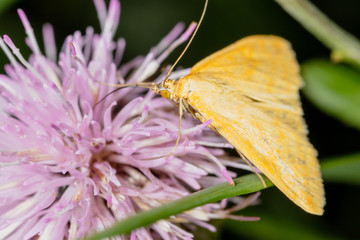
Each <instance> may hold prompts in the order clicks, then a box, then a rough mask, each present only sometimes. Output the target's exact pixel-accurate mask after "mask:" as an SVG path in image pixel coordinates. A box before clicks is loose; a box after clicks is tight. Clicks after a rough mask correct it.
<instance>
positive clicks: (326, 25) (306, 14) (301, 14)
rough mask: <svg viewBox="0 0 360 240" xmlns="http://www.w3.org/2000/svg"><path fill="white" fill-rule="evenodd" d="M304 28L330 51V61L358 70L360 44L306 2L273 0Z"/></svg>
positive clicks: (359, 65) (305, 0) (303, 0)
mask: <svg viewBox="0 0 360 240" xmlns="http://www.w3.org/2000/svg"><path fill="white" fill-rule="evenodd" d="M275 1H276V2H277V3H278V4H279V5H280V6H281V7H282V8H283V9H284V10H285V11H287V12H288V13H289V14H290V15H291V16H292V17H293V18H295V19H296V20H297V21H298V22H299V23H300V24H301V25H302V26H303V27H304V28H306V29H307V30H308V31H309V32H310V33H312V34H313V35H314V36H315V37H317V38H318V39H319V40H320V41H321V42H322V43H323V44H324V45H326V46H327V47H328V48H330V49H331V50H332V55H331V57H332V60H334V61H344V62H348V63H351V64H353V65H355V66H356V67H357V68H360V42H359V40H358V39H357V38H355V37H354V36H353V35H351V34H350V33H348V32H346V31H345V30H343V29H342V28H341V27H339V26H338V25H337V24H336V23H334V22H333V21H332V20H331V19H329V18H328V17H327V16H326V15H325V14H324V13H322V12H321V11H320V10H319V9H318V8H317V7H316V6H314V5H313V4H312V3H311V2H309V1H307V0H275Z"/></svg>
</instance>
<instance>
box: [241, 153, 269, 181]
mask: <svg viewBox="0 0 360 240" xmlns="http://www.w3.org/2000/svg"><path fill="white" fill-rule="evenodd" d="M236 151H237V152H238V153H239V155H240V156H241V157H242V159H244V161H245V162H246V164H247V165H248V166H249V167H250V168H251V170H252V171H253V172H254V173H255V174H256V176H257V177H258V178H259V179H260V181H261V183H262V184H263V186H264V188H267V186H266V183H265V180H264V178H263V177H262V176H261V175H260V174H259V173H258V171H256V169H255V168H254V166H253V165H252V164H251V163H250V161H249V160H248V159H247V158H246V157H245V156H244V154H242V153H241V152H240V151H238V150H236Z"/></svg>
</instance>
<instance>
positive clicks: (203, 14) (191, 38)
mask: <svg viewBox="0 0 360 240" xmlns="http://www.w3.org/2000/svg"><path fill="white" fill-rule="evenodd" d="M207 5H208V0H205V4H204V9H203V11H202V14H201V17H200V20H199V23H198V25H197V26H196V28H195V30H194V33H193V34H192V35H191V37H190V40H189V42H188V43H187V44H186V46H185V48H184V50H183V51H182V53H181V54H180V56H179V57H178V58H177V59H176V61H175V63H174V64H173V65H172V67H171V68H170V70H169V72H168V73H167V74H166V77H165V79H167V78H169V76H170V74H171V72H172V71H173V69H174V68H175V66H176V64H177V63H178V62H179V61H180V59H181V58H182V56H183V55H184V54H185V52H186V50H187V49H188V48H189V46H190V44H191V42H192V41H193V39H194V37H195V35H196V33H197V31H198V29H199V27H200V24H201V23H202V21H203V19H204V16H205V12H206V9H207Z"/></svg>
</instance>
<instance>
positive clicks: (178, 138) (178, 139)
mask: <svg viewBox="0 0 360 240" xmlns="http://www.w3.org/2000/svg"><path fill="white" fill-rule="evenodd" d="M183 113H184V111H183V100H182V98H180V101H179V131H178V137H177V139H176V143H175V146H174V147H173V149H172V150H171V152H170V153H169V155H167V157H166V158H169V157H170V156H171V155H173V154H174V152H175V150H176V148H177V146H178V145H179V142H180V137H181V119H182V116H183Z"/></svg>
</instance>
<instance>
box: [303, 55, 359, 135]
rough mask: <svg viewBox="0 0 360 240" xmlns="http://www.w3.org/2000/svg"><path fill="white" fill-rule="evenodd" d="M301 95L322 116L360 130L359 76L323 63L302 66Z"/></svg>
mask: <svg viewBox="0 0 360 240" xmlns="http://www.w3.org/2000/svg"><path fill="white" fill-rule="evenodd" d="M302 75H303V77H304V80H305V83H306V85H305V88H304V93H305V94H306V95H307V97H308V98H309V99H310V100H311V101H312V102H313V103H314V104H315V105H316V106H318V107H319V108H320V109H322V110H323V111H324V112H326V113H328V114H329V115H332V116H334V117H336V118H338V119H340V120H341V121H343V122H345V123H347V124H349V125H351V126H354V127H356V128H358V129H360V72H358V71H356V70H354V69H352V68H350V67H348V66H345V65H341V64H333V63H330V62H329V61H326V60H311V61H308V62H306V63H304V64H302Z"/></svg>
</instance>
